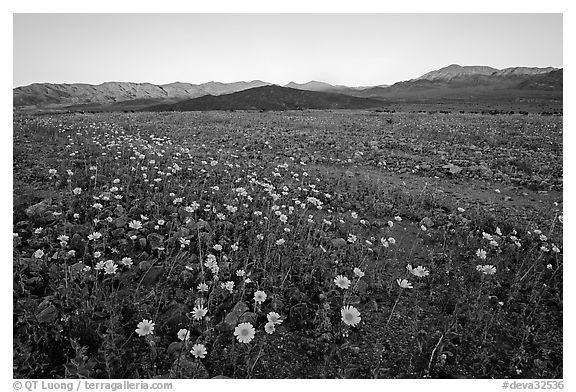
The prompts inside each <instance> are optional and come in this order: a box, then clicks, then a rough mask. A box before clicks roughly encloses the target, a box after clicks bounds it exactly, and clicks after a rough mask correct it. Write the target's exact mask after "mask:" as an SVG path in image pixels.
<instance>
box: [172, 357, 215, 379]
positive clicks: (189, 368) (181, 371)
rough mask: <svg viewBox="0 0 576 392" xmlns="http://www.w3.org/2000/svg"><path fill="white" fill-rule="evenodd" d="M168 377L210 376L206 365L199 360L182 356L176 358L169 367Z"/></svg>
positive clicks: (200, 377)
mask: <svg viewBox="0 0 576 392" xmlns="http://www.w3.org/2000/svg"><path fill="white" fill-rule="evenodd" d="M170 378H188V379H203V378H210V376H209V374H208V370H207V369H206V366H204V365H203V364H202V363H201V362H200V361H196V360H191V359H188V358H187V357H184V356H182V357H181V358H180V359H178V358H177V359H176V360H175V361H174V363H173V364H172V368H171V369H170Z"/></svg>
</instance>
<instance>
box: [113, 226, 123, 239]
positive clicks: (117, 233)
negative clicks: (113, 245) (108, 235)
mask: <svg viewBox="0 0 576 392" xmlns="http://www.w3.org/2000/svg"><path fill="white" fill-rule="evenodd" d="M123 235H124V229H123V228H122V227H119V228H117V229H114V230H112V236H114V237H116V238H120V237H122V236H123Z"/></svg>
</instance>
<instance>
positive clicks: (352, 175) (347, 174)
mask: <svg viewBox="0 0 576 392" xmlns="http://www.w3.org/2000/svg"><path fill="white" fill-rule="evenodd" d="M344 174H346V176H347V177H349V178H352V177H354V172H352V171H350V170H346V172H344Z"/></svg>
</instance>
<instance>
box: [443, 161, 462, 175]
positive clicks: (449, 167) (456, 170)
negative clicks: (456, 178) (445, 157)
mask: <svg viewBox="0 0 576 392" xmlns="http://www.w3.org/2000/svg"><path fill="white" fill-rule="evenodd" d="M442 168H443V169H447V170H448V172H450V174H458V173H460V172H461V171H462V168H461V167H460V166H456V165H454V164H452V163H449V164H447V165H444V166H442Z"/></svg>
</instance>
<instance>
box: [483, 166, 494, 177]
mask: <svg viewBox="0 0 576 392" xmlns="http://www.w3.org/2000/svg"><path fill="white" fill-rule="evenodd" d="M493 175H494V172H493V171H492V170H490V169H489V168H487V167H486V166H480V177H482V178H483V179H485V180H490V179H491V178H492V176H493Z"/></svg>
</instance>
